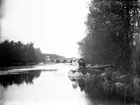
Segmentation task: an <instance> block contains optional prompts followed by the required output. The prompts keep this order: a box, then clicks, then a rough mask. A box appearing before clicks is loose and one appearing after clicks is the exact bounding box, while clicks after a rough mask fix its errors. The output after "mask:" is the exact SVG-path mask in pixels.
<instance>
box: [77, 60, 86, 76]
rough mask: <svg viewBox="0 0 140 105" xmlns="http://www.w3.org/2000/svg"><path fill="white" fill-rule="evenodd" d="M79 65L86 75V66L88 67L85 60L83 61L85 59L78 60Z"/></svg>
mask: <svg viewBox="0 0 140 105" xmlns="http://www.w3.org/2000/svg"><path fill="white" fill-rule="evenodd" d="M78 64H79V70H80V71H81V72H82V73H83V74H86V71H85V66H86V64H85V61H84V59H83V58H80V59H79V60H78Z"/></svg>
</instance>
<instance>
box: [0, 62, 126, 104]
mask: <svg viewBox="0 0 140 105" xmlns="http://www.w3.org/2000/svg"><path fill="white" fill-rule="evenodd" d="M36 68H37V69H35V70H32V68H31V70H32V71H30V72H23V73H22V72H20V73H18V74H14V73H13V74H7V75H0V105H124V104H123V103H119V102H111V101H102V100H93V99H91V98H89V97H88V96H87V94H86V93H85V92H84V91H81V89H80V87H79V86H78V85H77V84H76V83H75V82H72V81H71V80H70V79H69V78H68V71H69V70H70V69H71V68H72V66H70V65H64V64H59V65H55V66H53V67H52V68H54V69H57V70H54V71H53V70H52V71H50V70H49V71H47V70H48V66H38V67H36ZM42 68H43V70H46V71H41V70H42ZM45 68H47V69H45ZM24 70H26V69H24ZM28 70H29V68H28Z"/></svg>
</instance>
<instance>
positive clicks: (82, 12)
mask: <svg viewBox="0 0 140 105" xmlns="http://www.w3.org/2000/svg"><path fill="white" fill-rule="evenodd" d="M88 1H89V0H7V1H6V2H5V9H4V10H5V11H4V17H3V19H2V20H1V26H2V36H3V37H4V38H5V39H10V40H14V41H22V42H24V43H27V42H34V43H35V46H37V47H39V48H40V49H41V51H42V52H44V53H56V54H60V55H63V56H66V57H72V56H77V54H78V45H77V42H78V41H80V40H81V39H82V38H83V37H84V36H85V29H86V27H85V25H84V21H85V20H86V15H87V12H88V8H87V6H88V4H87V3H88Z"/></svg>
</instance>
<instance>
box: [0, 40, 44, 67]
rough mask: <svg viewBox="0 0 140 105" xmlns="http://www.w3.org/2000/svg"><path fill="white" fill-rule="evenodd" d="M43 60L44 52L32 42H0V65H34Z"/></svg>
mask: <svg viewBox="0 0 140 105" xmlns="http://www.w3.org/2000/svg"><path fill="white" fill-rule="evenodd" d="M44 61H45V56H44V54H43V53H42V52H41V50H40V49H39V48H35V47H34V43H27V44H23V43H22V42H21V41H18V42H14V41H8V40H5V41H4V42H2V43H0V67H9V66H25V65H36V64H39V63H40V62H44Z"/></svg>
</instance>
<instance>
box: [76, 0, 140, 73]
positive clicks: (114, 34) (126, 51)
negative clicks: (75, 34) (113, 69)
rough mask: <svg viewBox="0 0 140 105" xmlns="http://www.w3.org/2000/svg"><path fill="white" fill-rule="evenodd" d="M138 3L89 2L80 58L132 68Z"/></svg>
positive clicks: (134, 0) (129, 0) (139, 10)
mask: <svg viewBox="0 0 140 105" xmlns="http://www.w3.org/2000/svg"><path fill="white" fill-rule="evenodd" d="M139 13H140V5H139V1H138V0H91V2H90V5H89V13H88V16H87V21H86V26H87V36H86V37H85V38H84V39H83V40H82V41H81V42H79V43H78V44H79V49H80V51H81V55H82V56H83V57H84V58H85V60H86V61H87V62H90V63H93V64H95V63H113V64H116V65H117V66H118V67H119V66H121V67H124V69H125V70H130V69H132V68H131V67H132V59H133V58H132V52H133V49H134V44H133V42H134V40H133V39H134V37H135V36H136V35H138V33H139V30H138V29H139V24H140V20H139V16H140V15H139Z"/></svg>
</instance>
